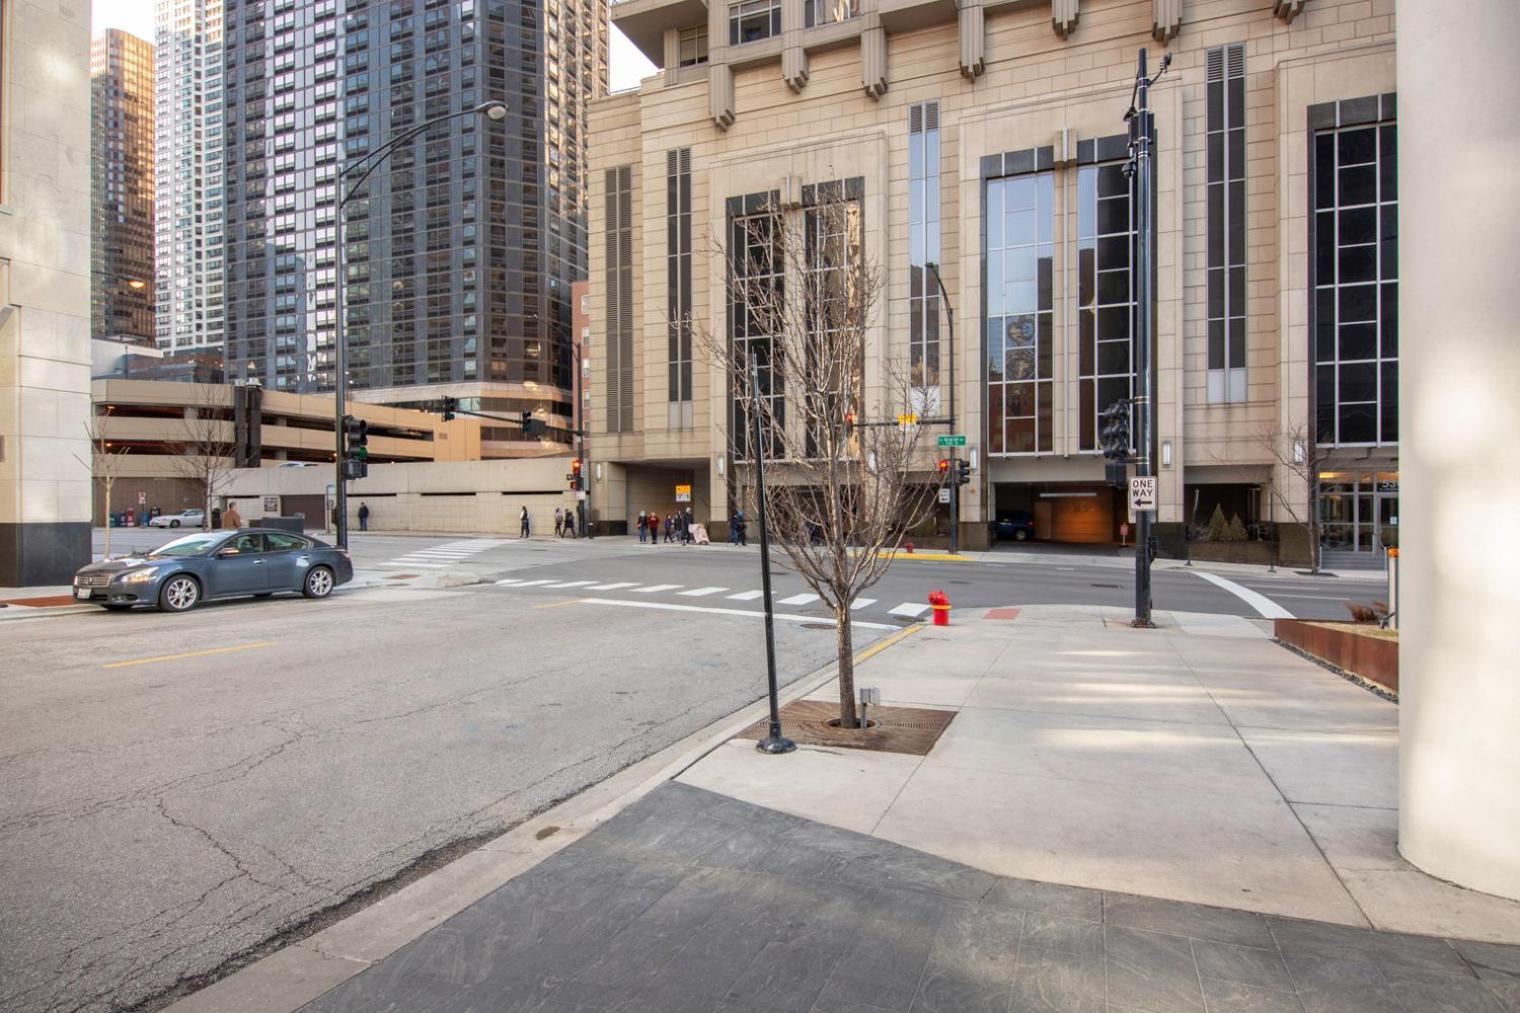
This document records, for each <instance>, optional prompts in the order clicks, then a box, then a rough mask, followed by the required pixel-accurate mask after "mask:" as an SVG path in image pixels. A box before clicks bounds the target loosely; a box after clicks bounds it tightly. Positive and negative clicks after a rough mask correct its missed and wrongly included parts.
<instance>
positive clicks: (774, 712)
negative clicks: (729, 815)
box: [749, 352, 797, 753]
mask: <svg viewBox="0 0 1520 1013" xmlns="http://www.w3.org/2000/svg"><path fill="white" fill-rule="evenodd" d="M749 383H750V388H749V389H750V411H749V414H750V432H751V433H752V434H753V438H754V441H755V443H754V447H753V448H752V451H751V452H752V454H753V455H754V458H755V512H756V514H757V515H758V516H759V520H760V588H761V593H762V595H763V596H764V599H765V676H766V689H767V691H768V693H769V694H770V701H771V727H770V734H769V735H767V736H766V737H765V738H763V739H761V740H760V741H759V742H758V743H756V744H755V748H756V749H758V750H760V752H762V753H790V752H791V751H792V750H794V749H796V748H797V744H796V743H795V742H793V741H792V740H791V739H789V738H787V737H786V736H784V735H782V734H781V708H780V704H779V703H778V702H777V700H776V620H775V610H774V606H773V605H772V604H771V533H770V528H769V527H767V525H766V523H765V445H764V443H762V442H761V440H762V432H761V426H760V359H759V357H758V356H756V355H755V354H754V353H753V352H751V353H750V358H749Z"/></svg>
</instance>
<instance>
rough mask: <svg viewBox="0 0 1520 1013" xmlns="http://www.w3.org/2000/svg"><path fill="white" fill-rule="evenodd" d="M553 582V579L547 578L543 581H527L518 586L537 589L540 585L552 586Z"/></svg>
mask: <svg viewBox="0 0 1520 1013" xmlns="http://www.w3.org/2000/svg"><path fill="white" fill-rule="evenodd" d="M553 581H554V578H553V577H545V578H544V579H543V580H525V581H523V582H522V583H521V584H518V585H517V586H518V587H537V586H538V585H539V584H550V583H553Z"/></svg>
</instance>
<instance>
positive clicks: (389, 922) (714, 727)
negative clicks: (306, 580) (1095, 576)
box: [165, 623, 924, 1013]
mask: <svg viewBox="0 0 1520 1013" xmlns="http://www.w3.org/2000/svg"><path fill="white" fill-rule="evenodd" d="M923 628H924V624H923V623H914V624H913V625H911V626H906V627H904V628H903V629H902V630H900V631H898V632H897V633H894V634H891V635H890V636H887V637H885V638H884V639H883V640H881V641H878V642H877V643H874V644H871V645H869V646H868V647H866V648H864V649H863V650H862V651H860V652H858V653H857V654H856V656H855V663H856V664H857V665H858V664H860V663H861V662H863V661H865V660H867V659H868V658H870V657H872V656H874V655H876V654H880V653H881V652H882V651H885V650H886V649H887V648H889V647H891V646H893V645H894V644H897V643H899V642H901V641H902V640H905V639H906V638H907V637H909V636H911V635H912V634H914V633H917V632H918V631H919V630H921V629H923ZM834 677H835V665H834V664H833V663H830V664H828V665H825V666H823V667H822V668H819V669H815V670H813V671H812V672H810V673H808V674H807V675H804V676H801V677H799V678H797V679H796V680H794V681H793V682H792V683H790V684H789V685H787V686H785V687H783V688H782V690H781V691H780V693H779V694H778V696H779V702H780V703H781V704H782V705H785V704H788V703H790V702H792V701H793V700H796V699H800V698H802V697H804V696H806V695H808V694H809V693H812V692H814V691H816V690H818V689H819V688H821V687H822V686H824V685H826V684H827V683H828V682H829V680H830V679H833V678H834ZM768 713H769V703H768V701H767V700H766V699H765V698H764V697H761V698H760V699H759V700H756V701H755V702H753V703H751V704H748V705H746V706H744V707H742V708H740V709H739V710H737V711H734V712H733V713H731V714H729V715H727V716H725V717H722V718H719V719H718V720H717V721H714V722H712V723H711V724H709V725H708V726H707V727H705V728H702V729H699V730H697V731H695V732H693V733H691V734H690V735H687V736H686V737H685V738H682V739H680V740H678V741H676V742H673V743H671V744H670V745H668V746H666V747H665V748H663V749H661V750H659V751H658V752H655V753H652V754H650V755H649V756H646V757H645V758H644V759H642V760H639V761H638V762H637V763H634V764H632V765H630V766H628V767H625V768H624V769H623V770H621V771H619V772H618V773H616V774H613V775H612V776H611V777H609V778H607V779H605V780H603V781H600V782H598V783H596V784H593V785H590V786H588V787H587V788H585V789H584V790H582V791H581V792H579V793H578V794H576V795H574V796H572V797H571V798H569V799H567V800H565V801H564V802H561V803H560V804H558V805H556V806H554V807H552V808H550V809H546V810H545V811H543V812H541V813H539V814H538V815H537V816H533V817H531V818H529V819H528V820H525V821H524V822H522V823H520V824H518V825H517V826H515V827H513V828H512V829H511V830H509V831H507V832H506V833H504V834H502V835H501V836H500V837H497V838H494V839H492V840H491V841H489V842H487V843H486V844H483V845H481V846H480V847H479V848H477V849H475V850H474V851H472V852H469V853H468V854H466V855H464V856H462V857H460V858H458V859H456V860H455V861H453V862H450V863H449V864H448V865H446V866H444V867H443V868H441V869H439V870H437V871H436V872H432V873H429V874H428V875H426V876H424V877H422V878H421V879H419V880H417V881H416V882H413V883H410V884H408V885H407V886H406V887H403V888H402V889H401V890H398V891H397V892H395V893H393V894H391V895H390V896H388V897H385V898H383V899H382V900H379V901H377V902H376V903H374V904H372V905H370V906H369V907H367V908H365V909H364V910H362V911H358V912H356V913H354V914H353V915H351V916H349V917H348V918H345V919H344V920H343V921H341V922H337V923H336V924H333V925H330V926H328V927H327V928H325V929H322V930H321V931H320V932H316V933H314V934H313V935H311V936H308V937H307V938H305V939H302V940H299V941H297V942H295V943H292V944H290V945H288V946H286V947H284V948H283V949H280V950H278V951H276V952H274V953H273V954H271V955H269V956H267V957H264V958H262V959H260V960H258V961H256V962H254V963H252V964H249V965H248V966H247V967H245V968H243V969H241V970H239V971H237V972H235V973H233V974H230V975H228V976H227V977H225V978H222V979H221V980H219V981H216V982H213V983H212V984H210V985H208V986H206V987H205V988H203V989H201V990H200V991H198V992H195V993H192V994H191V995H188V996H186V997H185V998H183V999H180V1000H179V1001H178V1002H175V1003H174V1004H172V1005H170V1006H168V1007H167V1008H166V1010H165V1013H293V1011H295V1010H298V1009H299V1008H300V1007H302V1006H304V1005H306V1004H307V1003H309V1002H311V1001H312V1000H313V999H316V998H318V997H319V996H321V995H323V994H324V993H326V992H328V991H330V990H331V989H333V988H336V987H337V986H338V985H340V984H342V983H343V982H345V981H347V980H348V979H349V978H352V977H353V976H354V975H356V974H358V973H360V972H361V971H364V970H366V969H367V968H369V967H371V966H373V965H374V964H376V963H378V962H380V961H381V960H382V959H384V958H385V957H387V956H389V955H390V954H392V953H394V952H395V951H397V950H399V949H400V948H401V947H403V946H405V945H406V944H407V943H410V942H412V941H413V940H415V939H417V938H418V937H419V936H421V935H422V934H423V933H425V932H427V931H428V930H429V929H431V928H433V927H434V926H436V925H438V924H440V923H441V922H443V921H445V920H446V919H448V918H451V917H453V916H454V915H456V914H458V913H459V912H460V911H463V910H464V909H465V908H467V907H469V906H470V905H471V904H473V903H475V902H476V901H477V900H480V899H481V898H482V897H485V896H486V895H487V894H489V893H491V892H492V891H494V890H497V889H498V888H500V887H502V886H504V885H505V884H507V883H509V882H511V881H512V880H513V879H515V878H517V877H518V876H520V875H522V874H523V873H525V872H527V871H529V870H530V869H532V868H533V867H534V866H536V865H538V864H539V863H540V862H542V861H544V860H545V859H547V858H549V857H551V856H553V855H555V854H557V853H558V852H559V851H560V850H562V849H563V848H565V847H568V846H569V845H571V844H574V843H575V842H576V841H578V840H580V839H581V838H582V837H585V836H586V835H587V834H589V833H590V832H591V831H593V830H595V829H596V828H597V827H599V826H601V825H602V824H603V823H605V822H607V821H608V820H610V819H611V818H612V817H614V816H616V815H617V814H618V813H620V812H622V811H623V810H624V809H625V808H627V807H628V806H630V805H632V804H633V803H635V802H637V801H638V800H639V799H641V798H643V797H644V796H645V795H647V794H649V793H650V792H651V791H653V790H654V789H655V788H657V787H659V786H660V785H661V784H664V783H665V782H666V781H668V780H670V779H672V778H674V777H676V776H678V775H679V774H681V773H682V772H683V771H685V770H686V769H687V768H688V767H690V766H692V765H693V764H695V763H696V762H698V761H699V760H701V759H702V758H703V757H704V756H706V755H707V754H708V753H711V752H712V751H713V750H715V749H717V748H719V747H720V746H722V745H723V744H724V743H725V742H727V741H728V740H729V739H731V738H733V737H734V735H736V734H738V733H739V732H741V731H743V730H744V729H745V728H748V727H749V726H750V725H752V724H754V723H755V722H756V721H757V720H760V719H761V718H762V717H764V716H765V715H766V714H768Z"/></svg>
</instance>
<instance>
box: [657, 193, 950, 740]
mask: <svg viewBox="0 0 1520 1013" xmlns="http://www.w3.org/2000/svg"><path fill="white" fill-rule="evenodd" d="M815 192H816V195H817V201H816V203H810V204H809V205H808V206H807V207H804V208H803V209H801V210H800V211H797V210H791V211H787V210H783V209H780V208H776V207H767V208H763V209H761V210H760V211H759V212H758V213H755V214H750V215H745V216H738V217H735V218H734V219H733V220H732V222H731V224H730V228H729V234H728V237H727V239H728V243H727V245H726V247H725V246H723V245H722V244H715V245H717V248H716V249H715V250H714V254H715V256H717V257H718V258H719V259H720V260H721V261H722V263H723V264H724V265H725V283H726V285H727V291H728V294H729V298H728V321H727V329H726V331H725V332H724V333H722V334H714V333H712V332H711V331H710V330H709V329H707V328H705V327H703V326H702V325H700V324H698V325H697V326H695V327H694V328H693V330H694V333H695V334H696V336H697V339H698V343H699V344H700V346H701V347H702V348H703V349H704V351H705V352H706V353H707V354H708V356H710V360H709V361H714V362H722V363H726V364H727V367H728V372H729V380H730V383H731V394H732V399H733V401H732V412H731V415H730V418H729V423H730V424H729V444H730V447H731V448H732V454H733V459H734V461H735V462H736V464H737V465H739V467H738V468H737V469H736V470H737V471H738V475H737V476H736V483H738V484H741V485H742V486H743V488H744V490H745V498H746V500H747V501H748V502H751V503H752V502H754V497H755V493H754V481H755V470H756V469H754V468H753V467H745V466H744V462H745V461H748V460H751V459H752V455H753V454H754V453H755V451H756V450H757V449H758V450H759V451H760V452H762V453H763V454H764V455H765V462H766V464H765V470H766V487H765V494H766V514H767V526H768V528H769V532H770V534H771V536H772V537H773V539H774V540H775V541H776V542H777V543H778V544H779V545H780V546H781V548H782V549H783V551H784V552H785V553H786V556H787V558H788V560H789V561H790V563H791V566H792V568H793V569H794V570H795V571H796V572H797V573H798V574H799V575H800V576H801V577H802V579H803V580H804V581H805V582H806V583H807V585H808V587H810V588H811V589H812V590H813V592H814V593H816V594H817V595H818V596H819V598H821V599H822V600H823V602H824V604H825V605H826V606H827V607H828V608H830V609H831V610H832V611H833V613H834V626H835V631H836V643H837V649H838V670H839V718H840V723H841V725H842V726H844V727H848V728H853V727H855V725H856V709H855V670H854V646H853V640H852V636H851V629H850V606H851V604H852V603H853V602H854V600H855V598H856V596H857V595H859V594H860V593H861V592H862V591H864V590H865V589H866V588H868V587H870V586H871V585H873V584H875V583H876V582H877V581H878V580H880V579H881V577H882V576H883V575H884V574H885V573H886V570H887V568H888V566H889V565H890V564H891V561H892V556H893V553H894V552H895V551H896V550H897V548H898V547H899V546H900V545H901V543H902V540H903V536H904V533H905V532H906V531H907V530H908V529H910V528H912V527H913V526H915V525H917V524H919V523H920V522H922V521H923V520H924V519H925V517H927V516H928V514H929V512H930V511H931V510H932V509H933V503H934V496H935V492H936V490H937V487H938V486H939V484H940V482H941V479H940V476H939V475H938V473H937V469H936V468H935V467H934V462H933V460H932V459H931V458H930V456H929V455H927V454H921V453H919V452H918V435H919V432H918V429H917V427H906V428H904V427H902V426H900V425H899V424H898V415H899V414H902V413H905V412H907V411H909V410H910V408H909V405H910V397H911V390H912V388H911V384H910V377H909V374H908V371H907V370H906V369H905V368H902V367H900V366H899V365H898V364H896V361H895V359H892V358H891V357H890V356H886V355H882V356H880V357H879V360H878V361H876V362H874V363H868V360H867V356H866V336H867V331H868V329H869V327H870V326H871V322H872V320H873V313H874V311H875V309H876V307H877V305H878V303H879V301H880V299H881V296H882V293H883V276H882V274H881V272H880V271H879V270H878V269H877V267H876V265H875V264H873V263H872V262H871V261H870V260H869V259H868V258H867V257H866V256H865V254H864V250H863V235H862V229H861V217H860V203H859V200H858V199H853V198H852V197H851V196H850V195H849V194H848V192H847V190H846V188H845V187H844V186H843V185H841V184H834V185H828V186H819V187H817V188H815ZM676 323H677V324H678V325H680V324H682V323H683V322H676ZM868 364H871V365H873V366H874V368H873V369H869V370H868V368H867V367H868ZM756 417H758V420H759V424H760V430H761V433H762V435H761V440H760V442H761V446H760V447H758V448H757V447H756V446H755V445H754V444H755V438H754V435H753V424H754V420H755V418H756Z"/></svg>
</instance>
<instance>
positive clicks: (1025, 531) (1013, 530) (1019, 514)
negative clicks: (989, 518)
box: [992, 510, 1034, 542]
mask: <svg viewBox="0 0 1520 1013" xmlns="http://www.w3.org/2000/svg"><path fill="white" fill-rule="evenodd" d="M1033 537H1034V515H1033V514H1030V513H1027V512H1025V511H1023V510H1018V511H1015V512H1013V513H1011V514H1004V515H1003V516H1002V517H999V518H998V519H997V520H996V521H993V523H992V538H993V540H994V541H1013V542H1027V541H1029V539H1031V538H1033Z"/></svg>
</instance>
